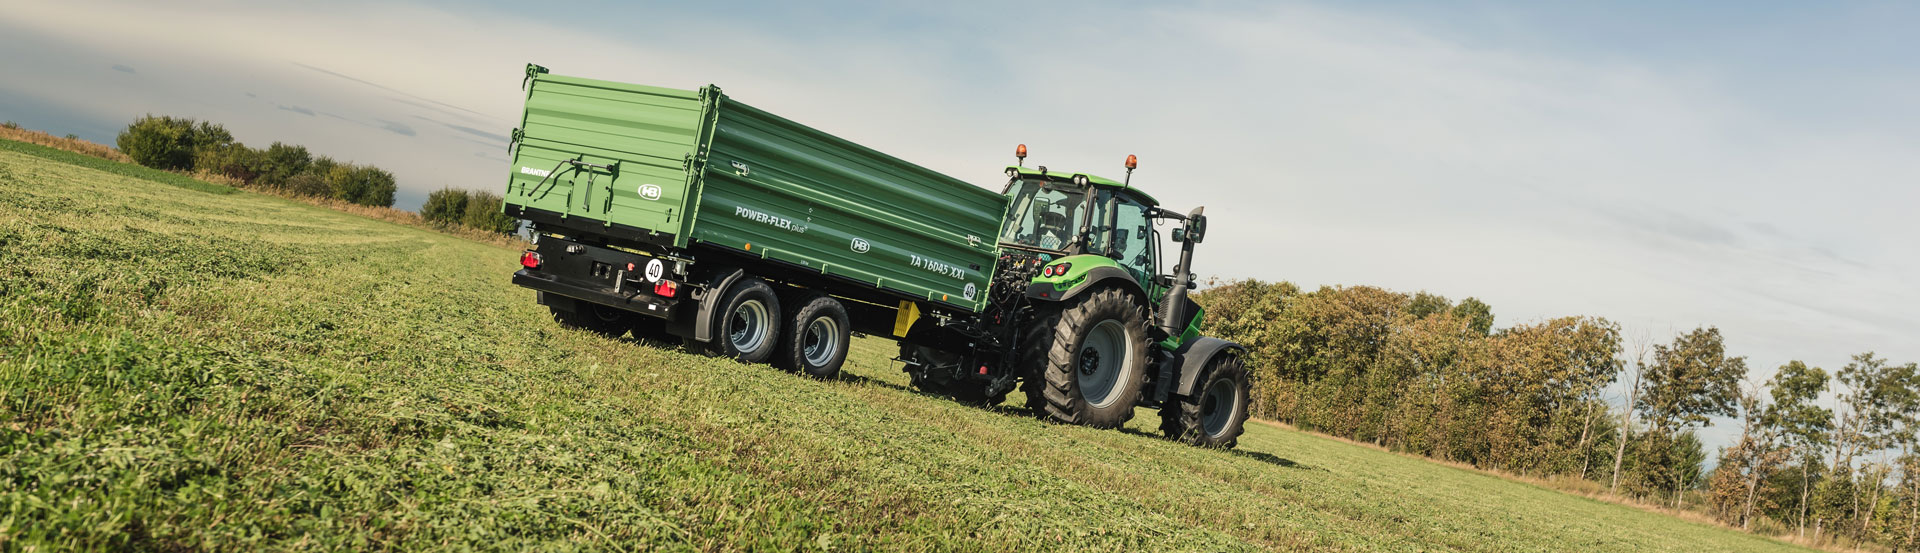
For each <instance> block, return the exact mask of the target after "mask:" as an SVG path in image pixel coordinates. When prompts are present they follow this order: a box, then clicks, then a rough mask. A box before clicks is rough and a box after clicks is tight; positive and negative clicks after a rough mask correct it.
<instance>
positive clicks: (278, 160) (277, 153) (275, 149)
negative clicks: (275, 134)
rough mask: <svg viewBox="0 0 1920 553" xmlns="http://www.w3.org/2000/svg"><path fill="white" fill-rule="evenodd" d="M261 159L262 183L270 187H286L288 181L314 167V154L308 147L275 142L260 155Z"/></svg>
mask: <svg viewBox="0 0 1920 553" xmlns="http://www.w3.org/2000/svg"><path fill="white" fill-rule="evenodd" d="M260 158H261V167H260V182H261V183H262V184H266V185H269V186H286V185H287V181H288V180H290V179H292V178H293V177H294V176H295V175H299V174H301V173H305V172H306V171H307V169H308V168H309V167H312V166H313V154H311V153H308V152H307V147H306V146H294V145H291V144H281V143H279V142H275V143H273V145H272V146H267V149H266V150H265V151H263V152H261V153H260Z"/></svg>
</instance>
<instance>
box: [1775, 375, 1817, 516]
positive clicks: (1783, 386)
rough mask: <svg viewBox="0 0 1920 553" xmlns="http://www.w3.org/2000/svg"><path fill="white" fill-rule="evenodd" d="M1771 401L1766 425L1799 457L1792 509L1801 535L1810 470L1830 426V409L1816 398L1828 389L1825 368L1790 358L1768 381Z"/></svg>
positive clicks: (1805, 513)
mask: <svg viewBox="0 0 1920 553" xmlns="http://www.w3.org/2000/svg"><path fill="white" fill-rule="evenodd" d="M1767 388H1768V390H1769V393H1771V394H1772V395H1773V405H1771V406H1769V407H1768V408H1767V413H1766V425H1767V426H1770V427H1773V428H1774V429H1775V430H1776V431H1777V432H1779V434H1780V437H1781V440H1782V445H1783V446H1785V447H1786V448H1787V449H1788V450H1790V451H1792V452H1794V453H1796V454H1797V455H1798V456H1799V458H1800V493H1799V495H1800V500H1799V503H1798V504H1797V505H1795V507H1794V508H1795V509H1796V510H1797V512H1798V515H1797V516H1796V517H1795V520H1796V524H1798V525H1799V528H1800V535H1801V536H1805V535H1807V498H1808V494H1809V493H1810V492H1811V490H1810V485H1811V475H1810V474H1809V471H1810V470H1811V469H1812V467H1811V465H1812V464H1813V462H1814V460H1816V459H1819V458H1820V457H1821V452H1822V451H1823V450H1824V449H1825V448H1826V447H1827V445H1829V443H1830V441H1829V440H1828V439H1827V433H1828V432H1829V431H1831V430H1832V429H1833V411H1832V410H1830V409H1827V408H1825V407H1821V406H1819V405H1818V404H1816V403H1815V402H1816V401H1818V400H1819V399H1820V394H1822V393H1825V392H1826V391H1827V371H1826V370H1824V369H1821V368H1819V367H1808V366H1807V364H1806V363H1802V362H1800V361H1789V362H1787V364H1785V365H1781V366H1780V371H1779V372H1777V373H1775V374H1774V375H1773V379H1771V380H1768V381H1767Z"/></svg>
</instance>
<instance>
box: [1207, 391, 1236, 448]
mask: <svg viewBox="0 0 1920 553" xmlns="http://www.w3.org/2000/svg"><path fill="white" fill-rule="evenodd" d="M1236 392H1238V390H1237V389H1235V386H1234V385H1233V381H1232V380H1228V379H1225V378H1222V379H1219V380H1215V381H1213V383H1212V384H1209V385H1207V395H1206V396H1204V397H1202V398H1201V399H1200V428H1201V430H1203V431H1205V432H1206V433H1207V435H1208V436H1218V435H1220V433H1221V432H1225V431H1226V430H1227V423H1229V422H1232V421H1233V412H1234V409H1235V408H1236V407H1238V405H1236V403H1238V401H1239V398H1237V397H1235V396H1238V395H1239V394H1238V393H1236Z"/></svg>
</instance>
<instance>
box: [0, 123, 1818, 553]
mask: <svg viewBox="0 0 1920 553" xmlns="http://www.w3.org/2000/svg"><path fill="white" fill-rule="evenodd" d="M60 159H63V158H58V157H55V158H49V157H46V156H43V155H38V154H36V153H35V152H34V151H31V150H28V149H23V148H18V147H9V148H0V297H3V298H4V299H0V549H5V550H38V551H54V550H69V549H120V548H139V549H220V550H288V549H300V550H307V549H356V550H358V549H401V548H404V549H450V550H467V549H489V550H492V549H499V550H528V549H540V550H570V549H594V550H616V551H620V550H635V551H637V550H744V549H753V550H794V549H805V550H867V549H884V550H960V551H1032V550H1048V551H1119V550H1144V551H1163V550H1165V551H1229V550H1233V551H1238V550H1267V549H1279V550H1312V551H1622V552H1625V551H1684V552H1687V553H1706V552H1716V551H1728V552H1733V551H1741V552H1765V551H1789V550H1796V551H1797V550H1800V549H1797V548H1793V547H1789V546H1786V545H1783V544H1779V543H1777V542H1774V541H1770V540H1767V539H1764V538H1760V537H1756V536H1751V535H1746V534H1741V533H1738V532H1733V531H1729V530H1725V529H1721V528H1717V527H1712V526H1707V525H1701V524H1695V523H1690V522H1685V521H1682V520H1679V519H1676V518H1672V517H1667V516H1662V515H1657V514H1652V513H1648V512H1644V511H1640V510H1636V509H1632V508H1629V507H1623V506H1620V505H1615V504H1610V503H1603V502H1599V501H1593V500H1589V499H1585V498H1581V497H1577V496H1572V495H1568V494H1564V493H1561V492H1557V491H1552V490H1547V489H1543V488H1539V487H1535V486H1531V485H1527V484H1522V483H1517V482H1513V481H1508V480H1504V479H1500V478H1497V477H1494V476H1489V475H1485V474H1481V473H1477V472H1473V471H1467V470H1460V469H1455V468H1450V467H1446V466H1443V465H1438V464H1434V463H1429V462H1425V461H1421V460H1418V459H1412V458H1407V457H1402V456H1398V455H1393V454H1389V453H1384V452H1380V451H1376V450H1372V449H1367V448H1363V447H1358V446H1353V445H1349V444H1345V443H1341V442H1338V441H1334V440H1329V439H1325V438H1321V437H1316V436H1313V435H1308V434H1303V433H1298V432H1293V431H1288V430H1284V429H1281V428H1278V427H1274V426H1270V425H1263V424H1255V425H1250V428H1249V431H1248V433H1247V435H1246V436H1245V437H1243V438H1242V439H1241V442H1240V444H1241V445H1240V448H1239V449H1238V450H1235V451H1208V450H1198V449H1193V448H1189V447H1186V446H1182V445H1178V444H1175V443H1171V442H1168V441H1165V440H1162V439H1159V438H1158V437H1157V433H1156V432H1154V431H1153V428H1154V425H1155V424H1156V419H1155V418H1154V417H1152V416H1151V414H1149V413H1146V412H1144V411H1143V412H1142V413H1141V415H1142V416H1140V417H1138V418H1136V419H1135V421H1134V423H1133V424H1132V427H1131V428H1128V429H1126V430H1125V431H1120V432H1116V431H1097V430H1089V429H1084V428H1077V427H1066V426H1058V425H1053V424H1047V423H1043V422H1040V421H1037V420H1035V419H1034V418H1032V417H1030V416H1028V414H1027V413H1025V412H1023V411H1022V410H1018V409H1013V408H1002V409H998V410H981V409H974V408H968V407H965V406H962V405H959V404H955V403H952V402H948V401H943V400H940V399H936V398H932V397H927V396H923V395H919V394H916V393H913V392H911V391H908V390H906V389H905V388H903V386H904V383H905V378H904V375H903V374H901V373H900V372H899V370H898V368H897V367H895V366H893V365H891V364H890V363H889V361H888V358H889V357H891V355H890V354H891V351H890V349H889V345H890V342H885V341H881V340H877V339H865V340H861V341H860V342H859V343H858V344H856V347H857V350H856V352H855V354H856V355H855V357H854V358H853V359H851V360H850V361H849V365H848V372H849V373H850V376H849V377H848V378H846V379H844V380H840V381H833V382H818V381H811V380H806V379H802V378H798V377H795V376H792V375H788V374H785V373H781V372H778V371H775V370H772V369H769V368H766V367H759V366H747V365H740V364H736V363H732V362H727V361H721V360H715V359H710V358H705V357H701V356H697V355H692V354H688V353H684V352H680V351H677V350H675V349H671V348H666V347H664V346H659V345H657V344H646V343H638V342H633V341H630V340H621V341H614V340H607V339H603V338H599V337H596V336H594V335H591V334H588V333H585V332H578V331H570V330H565V329H562V328H559V327H557V326H555V325H554V324H553V323H552V322H551V321H549V320H548V319H547V316H546V312H545V309H544V308H542V307H540V306H538V305H535V304H534V302H533V298H532V293H531V292H528V291H525V290H522V289H519V288H516V287H514V286H512V285H510V284H508V282H507V278H508V276H509V275H510V274H511V273H512V271H513V270H514V269H515V268H516V267H517V265H516V259H517V256H516V252H515V251H514V250H510V249H505V248H502V247H499V246H494V245H485V244H480V243H475V242H470V241H465V240H462V239H459V238H455V237H451V236H447V235H443V234H439V233H435V232H431V231H427V230H422V229H417V228H413V227H407V226H401V225H396V224H392V223H387V222H381V221H376V220H371V219H366V218H361V217H357V216H353V215H348V214H344V213H339V212H335V211H331V210H326V209H322V208H316V207H312V206H309V205H305V204H301V203H296V202H292V201H288V200H284V199H279V198H274V197H270V196H262V195H257V194H251V193H232V194H222V193H217V192H222V191H224V190H223V189H221V188H219V187H211V188H209V187H192V188H189V187H181V186H175V185H174V184H178V183H169V182H162V181H156V180H150V179H147V178H143V177H142V175H145V173H142V172H139V171H133V170H113V169H111V168H107V170H101V167H102V166H101V165H100V164H93V165H92V166H91V167H81V166H77V165H73V164H71V163H68V162H65V161H61V160H60Z"/></svg>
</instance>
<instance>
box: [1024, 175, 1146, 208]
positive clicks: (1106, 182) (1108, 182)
mask: <svg viewBox="0 0 1920 553" xmlns="http://www.w3.org/2000/svg"><path fill="white" fill-rule="evenodd" d="M1007 170H1009V171H1017V172H1019V174H1020V176H1022V177H1034V178H1046V179H1052V180H1061V181H1068V182H1071V181H1072V180H1073V178H1074V177H1086V178H1087V184H1092V185H1094V186H1105V187H1108V188H1118V189H1121V190H1126V191H1129V192H1132V193H1133V195H1134V196H1135V197H1138V198H1140V200H1141V201H1144V202H1146V203H1147V204H1148V205H1156V206H1157V205H1160V200H1156V199H1154V198H1153V196H1152V195H1151V194H1147V192H1146V191H1145V190H1141V189H1140V188H1139V187H1136V186H1132V185H1129V184H1127V183H1124V182H1120V181H1117V180H1113V179H1110V178H1106V177H1102V176H1099V175H1090V174H1087V173H1075V172H1072V171H1053V170H1048V171H1047V172H1045V173H1042V172H1040V169H1039V168H1037V167H1020V166H1017V165H1008V166H1007Z"/></svg>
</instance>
